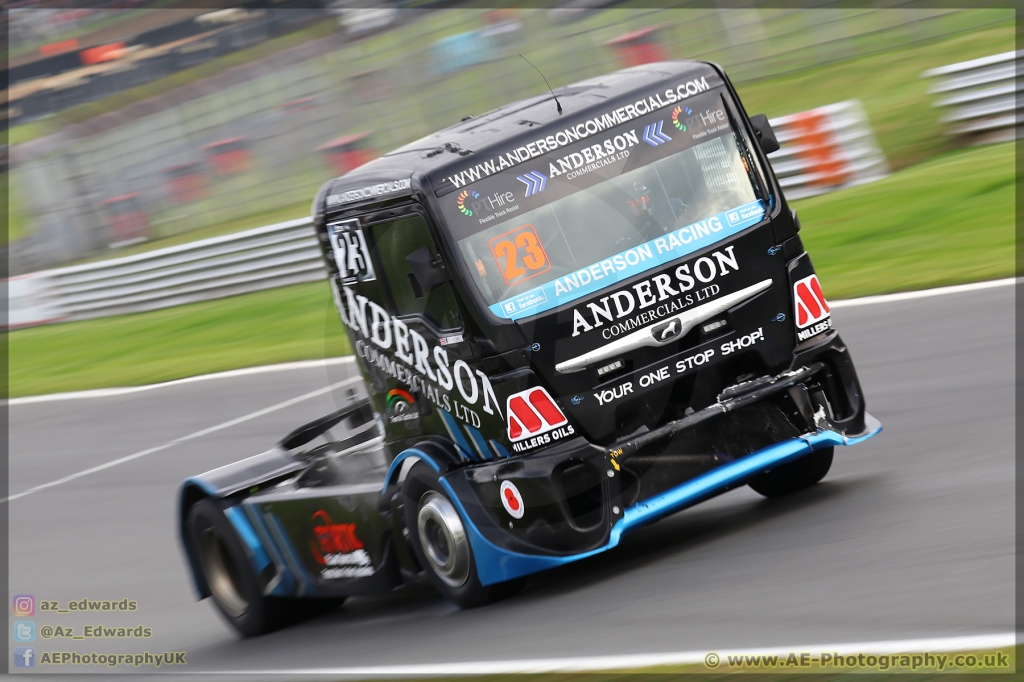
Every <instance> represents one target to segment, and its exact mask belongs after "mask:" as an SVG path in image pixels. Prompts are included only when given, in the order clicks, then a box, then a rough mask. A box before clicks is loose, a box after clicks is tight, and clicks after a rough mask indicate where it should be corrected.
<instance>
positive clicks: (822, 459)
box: [177, 61, 881, 636]
mask: <svg viewBox="0 0 1024 682" xmlns="http://www.w3.org/2000/svg"><path fill="white" fill-rule="evenodd" d="M778 148H779V143H778V140H777V138H776V136H775V133H774V132H773V130H772V128H771V126H770V124H769V123H768V120H767V118H766V117H765V116H763V115H757V116H753V117H750V116H748V115H747V113H746V111H745V110H744V108H743V105H742V104H741V102H740V99H739V97H738V96H737V94H736V91H735V89H734V88H733V86H732V84H731V83H730V81H729V79H728V78H727V76H726V74H725V73H724V71H723V70H722V69H721V68H720V67H719V66H717V65H715V64H712V63H705V62H699V61H669V62H660V63H653V64H646V65H642V66H637V67H633V68H629V69H625V70H622V71H617V72H615V73H611V74H608V75H604V76H601V77H597V78H592V79H590V80H584V81H581V82H578V83H575V84H573V85H569V86H566V87H563V88H560V89H558V90H553V91H551V92H549V93H547V94H545V95H543V96H538V97H533V98H530V99H525V100H522V101H519V102H516V103H514V104H510V105H508V106H504V107H501V108H498V109H495V110H493V111H490V112H488V113H484V114H480V115H477V116H468V117H466V118H464V119H463V120H462V121H460V122H459V123H457V124H455V125H453V126H451V127H449V128H446V129H444V130H441V131H439V132H436V133H434V134H432V135H429V136H427V137H424V138H422V139H420V140H417V141H416V142H413V143H411V144H408V145H406V146H404V147H401V148H399V149H397V150H395V151H393V152H391V153H388V154H385V155H384V156H382V157H380V158H377V159H376V160H373V161H370V162H368V163H366V164H365V165H363V166H361V167H359V168H357V169H355V170H352V171H351V172H349V173H347V174H345V175H343V176H341V177H339V178H336V179H334V180H331V181H329V182H327V183H326V184H325V185H324V186H323V187H322V188H321V189H320V191H319V192H318V193H317V195H316V198H315V200H314V201H313V206H312V221H313V225H314V227H315V232H316V237H317V239H318V242H319V245H320V248H321V250H322V253H323V257H324V263H325V265H326V271H327V279H328V285H329V286H330V289H331V292H332V294H333V298H334V304H335V306H336V308H337V313H338V317H339V318H340V324H341V325H343V327H344V328H345V330H346V333H347V335H348V338H349V340H350V343H351V348H352V350H353V352H354V356H355V364H356V366H357V367H358V372H359V374H360V375H361V379H362V382H363V384H364V386H365V390H360V391H358V392H353V393H352V394H351V395H348V396H347V397H346V398H345V400H344V406H343V407H342V409H340V410H338V411H337V412H335V413H333V414H329V415H327V416H324V417H322V418H320V419H318V420H316V421H314V422H312V423H310V424H307V425H305V426H302V427H301V428H299V429H296V430H295V431H294V432H293V433H291V434H289V435H287V436H286V437H285V438H283V439H282V440H281V441H280V442H279V443H278V444H277V445H276V446H275V447H273V448H271V449H270V450H268V451H267V452H265V453H263V454H260V455H256V456H255V457H250V458H248V459H244V460H241V461H239V462H237V463H235V464H231V465H229V466H225V467H222V468H219V469H215V470H213V471H210V472H208V473H205V474H202V475H200V476H196V477H193V478H189V479H188V480H186V481H185V482H184V484H183V485H182V487H181V489H180V495H179V507H178V519H177V524H178V526H179V528H180V534H181V539H182V542H183V545H184V550H185V555H186V558H187V564H188V567H189V569H190V572H191V575H192V577H193V579H194V583H195V588H196V590H197V592H198V596H199V598H201V599H202V598H206V597H213V603H214V604H215V606H216V608H217V609H218V610H219V611H220V612H221V614H222V615H223V616H224V617H225V618H226V619H227V621H228V622H229V623H230V624H231V625H232V626H234V628H235V629H237V631H238V632H239V633H241V634H242V635H244V636H249V635H257V634H260V633H263V632H267V631H269V630H272V629H274V628H278V627H280V626H282V625H284V624H287V623H290V622H294V621H295V620H296V619H297V618H301V617H307V616H308V615H309V614H315V613H320V612H322V611H323V610H324V609H329V608H334V607H336V606H337V605H338V604H339V603H340V602H341V601H342V600H344V599H345V598H346V597H348V596H351V595H362V594H372V593H381V592H388V591H391V590H394V589H396V588H399V587H401V586H403V585H408V584H421V583H426V584H430V585H433V586H434V587H435V588H436V589H437V590H438V591H439V592H440V593H441V595H442V596H443V597H444V598H446V599H447V600H449V601H451V602H453V603H455V604H457V605H458V606H460V607H463V608H468V607H474V606H479V605H482V604H486V603H489V602H492V601H494V600H496V599H499V598H502V597H505V596H508V595H510V594H512V593H514V592H515V591H516V590H518V589H519V588H520V587H521V586H522V585H523V582H524V581H525V579H526V577H527V576H529V575H531V574H533V573H536V572H538V571H543V570H545V569H548V568H552V567H556V566H561V565H563V564H567V563H570V562H574V561H579V560H581V559H584V558H586V557H589V556H591V555H594V554H598V553H600V552H604V551H607V550H609V549H611V548H614V547H615V546H616V545H618V544H619V543H620V542H621V541H622V538H623V536H625V535H626V534H628V533H629V532H630V531H633V530H635V529H637V528H639V527H641V526H644V525H646V524H650V523H652V522H655V521H657V520H659V519H662V518H664V517H665V516H667V515H669V514H674V513H676V512H678V511H680V510H682V509H684V508H686V507H689V506H691V505H693V504H696V503H698V502H701V501H703V500H707V499H708V498H711V497H713V496H716V495H719V494H721V493H723V492H726V491H728V490H731V489H733V488H736V487H738V486H743V485H748V486H750V487H751V488H753V490H755V491H757V492H758V493H760V494H762V495H765V496H768V497H775V496H781V495H788V494H792V493H795V492H797V491H800V490H802V489H805V488H807V487H809V486H812V485H814V484H815V483H817V482H818V481H820V480H821V479H822V477H824V476H825V474H826V473H827V472H828V470H829V467H830V466H831V463H832V458H833V450H834V448H835V447H836V446H845V445H851V444H854V443H858V442H860V441H863V440H865V439H867V438H870V437H872V436H873V435H875V434H876V433H878V432H879V431H880V430H881V425H880V424H879V422H878V421H877V420H875V419H874V418H873V417H871V415H869V414H868V413H867V412H866V411H865V407H864V396H863V394H862V392H861V387H860V384H859V382H858V378H857V374H856V371H855V370H854V365H853V362H852V360H851V357H850V353H849V351H848V349H847V347H846V344H845V343H844V342H843V340H842V339H841V338H840V336H839V334H838V332H837V330H836V329H835V328H834V326H833V323H832V318H831V315H830V310H829V304H828V301H827V300H826V298H825V295H824V293H823V290H822V286H821V283H820V282H819V280H818V277H817V275H816V274H815V270H814V267H813V266H812V264H811V259H810V257H809V256H808V254H807V253H806V252H805V250H804V247H803V244H802V242H801V238H800V222H799V220H798V218H797V215H796V213H795V212H794V211H793V210H792V209H791V208H790V207H789V205H788V204H787V202H786V198H785V196H784V195H783V192H782V189H781V187H780V186H779V181H778V179H777V178H776V177H775V175H774V173H773V171H772V168H771V165H770V164H769V163H768V159H767V156H766V155H767V154H768V153H771V152H772V151H774V150H776V149H778Z"/></svg>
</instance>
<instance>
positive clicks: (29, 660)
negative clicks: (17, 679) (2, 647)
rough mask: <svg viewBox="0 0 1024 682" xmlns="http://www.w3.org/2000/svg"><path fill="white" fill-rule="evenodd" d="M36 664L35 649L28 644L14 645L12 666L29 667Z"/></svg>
mask: <svg viewBox="0 0 1024 682" xmlns="http://www.w3.org/2000/svg"><path fill="white" fill-rule="evenodd" d="M35 664H36V650H35V649H33V648H32V647H30V646H16V647H14V667H15V668H31V667H32V666H34V665H35Z"/></svg>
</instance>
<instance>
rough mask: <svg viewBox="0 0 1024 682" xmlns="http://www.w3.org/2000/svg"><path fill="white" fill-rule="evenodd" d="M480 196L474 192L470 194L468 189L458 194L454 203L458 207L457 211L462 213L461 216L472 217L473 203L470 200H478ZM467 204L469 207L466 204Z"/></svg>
mask: <svg viewBox="0 0 1024 682" xmlns="http://www.w3.org/2000/svg"><path fill="white" fill-rule="evenodd" d="M479 198H480V195H479V194H477V193H476V192H471V191H469V190H468V189H464V190H462V191H461V192H459V199H458V201H456V202H455V203H456V204H457V205H458V207H459V210H460V211H462V215H465V216H472V215H473V201H471V199H479ZM467 201H468V202H469V206H467V205H466V202H467Z"/></svg>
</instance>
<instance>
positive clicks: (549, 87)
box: [519, 54, 562, 116]
mask: <svg viewBox="0 0 1024 682" xmlns="http://www.w3.org/2000/svg"><path fill="white" fill-rule="evenodd" d="M519 56H520V57H523V55H522V54H520V55H519ZM523 61H524V62H526V63H527V64H529V65H530V66H533V68H535V69H537V67H536V66H534V64H533V62H531V61H530V60H529V59H527V58H526V57H523ZM537 73H539V74H540V77H541V78H544V74H543V72H541V70H540V69H537ZM544 85H547V86H548V91H549V92H550V93H551V96H552V97H553V98H554V100H555V106H556V107H558V115H559V116H561V115H562V105H561V104H559V103H558V97H556V96H555V91H554V90H552V89H551V85H550V84H549V83H548V79H547V78H544Z"/></svg>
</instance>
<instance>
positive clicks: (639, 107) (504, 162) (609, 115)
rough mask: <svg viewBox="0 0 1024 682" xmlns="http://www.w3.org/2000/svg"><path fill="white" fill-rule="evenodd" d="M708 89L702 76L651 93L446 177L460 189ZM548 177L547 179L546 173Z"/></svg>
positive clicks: (705, 78) (708, 86)
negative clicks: (662, 90)
mask: <svg viewBox="0 0 1024 682" xmlns="http://www.w3.org/2000/svg"><path fill="white" fill-rule="evenodd" d="M711 87H712V86H711V85H709V84H708V82H707V77H706V76H702V77H701V78H696V79H693V80H689V81H686V82H684V83H680V84H679V85H677V86H676V87H674V88H667V89H666V90H665V91H664V92H659V93H654V94H653V95H650V96H648V97H645V98H642V99H639V100H637V101H636V102H634V103H632V104H627V105H625V106H622V107H619V108H618V109H615V110H613V111H609V112H606V113H603V114H601V115H599V116H595V117H593V118H590V119H588V120H586V121H584V122H582V123H578V124H576V125H574V126H570V127H568V128H565V129H564V130H560V131H558V132H557V133H554V134H551V135H545V136H544V137H541V138H538V139H536V140H534V141H533V142H530V143H529V144H527V145H525V146H522V147H518V148H517V149H514V150H512V151H510V152H507V153H505V154H502V155H500V156H496V157H494V158H491V159H488V160H487V161H484V162H482V163H478V164H476V165H474V166H473V167H471V168H467V169H466V170H464V171H461V172H459V173H456V174H454V175H449V176H448V182H450V183H452V185H454V186H455V187H456V188H461V187H464V186H466V185H469V184H471V183H474V182H476V181H478V180H480V179H482V178H486V177H489V176H491V175H494V174H495V173H499V172H501V171H503V170H505V169H506V168H512V167H513V166H517V165H519V164H520V163H524V162H526V161H529V160H530V159H533V158H536V157H538V156H541V155H542V154H546V153H548V152H551V151H554V150H556V149H560V148H562V147H566V146H568V145H570V144H572V143H574V142H579V141H580V140H582V139H586V138H588V137H590V136H592V135H596V134H597V133H600V132H603V131H605V130H608V129H610V128H614V127H615V126H617V125H622V124H624V123H628V122H629V121H632V120H633V119H635V118H639V117H641V116H646V115H647V114H649V113H651V112H653V111H657V110H658V109H662V108H664V107H667V106H670V105H672V104H675V103H676V102H681V101H683V100H685V99H687V98H688V97H692V96H693V95H697V94H699V93H702V92H707V91H708V90H710V89H711ZM549 177H551V175H550V174H549Z"/></svg>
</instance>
